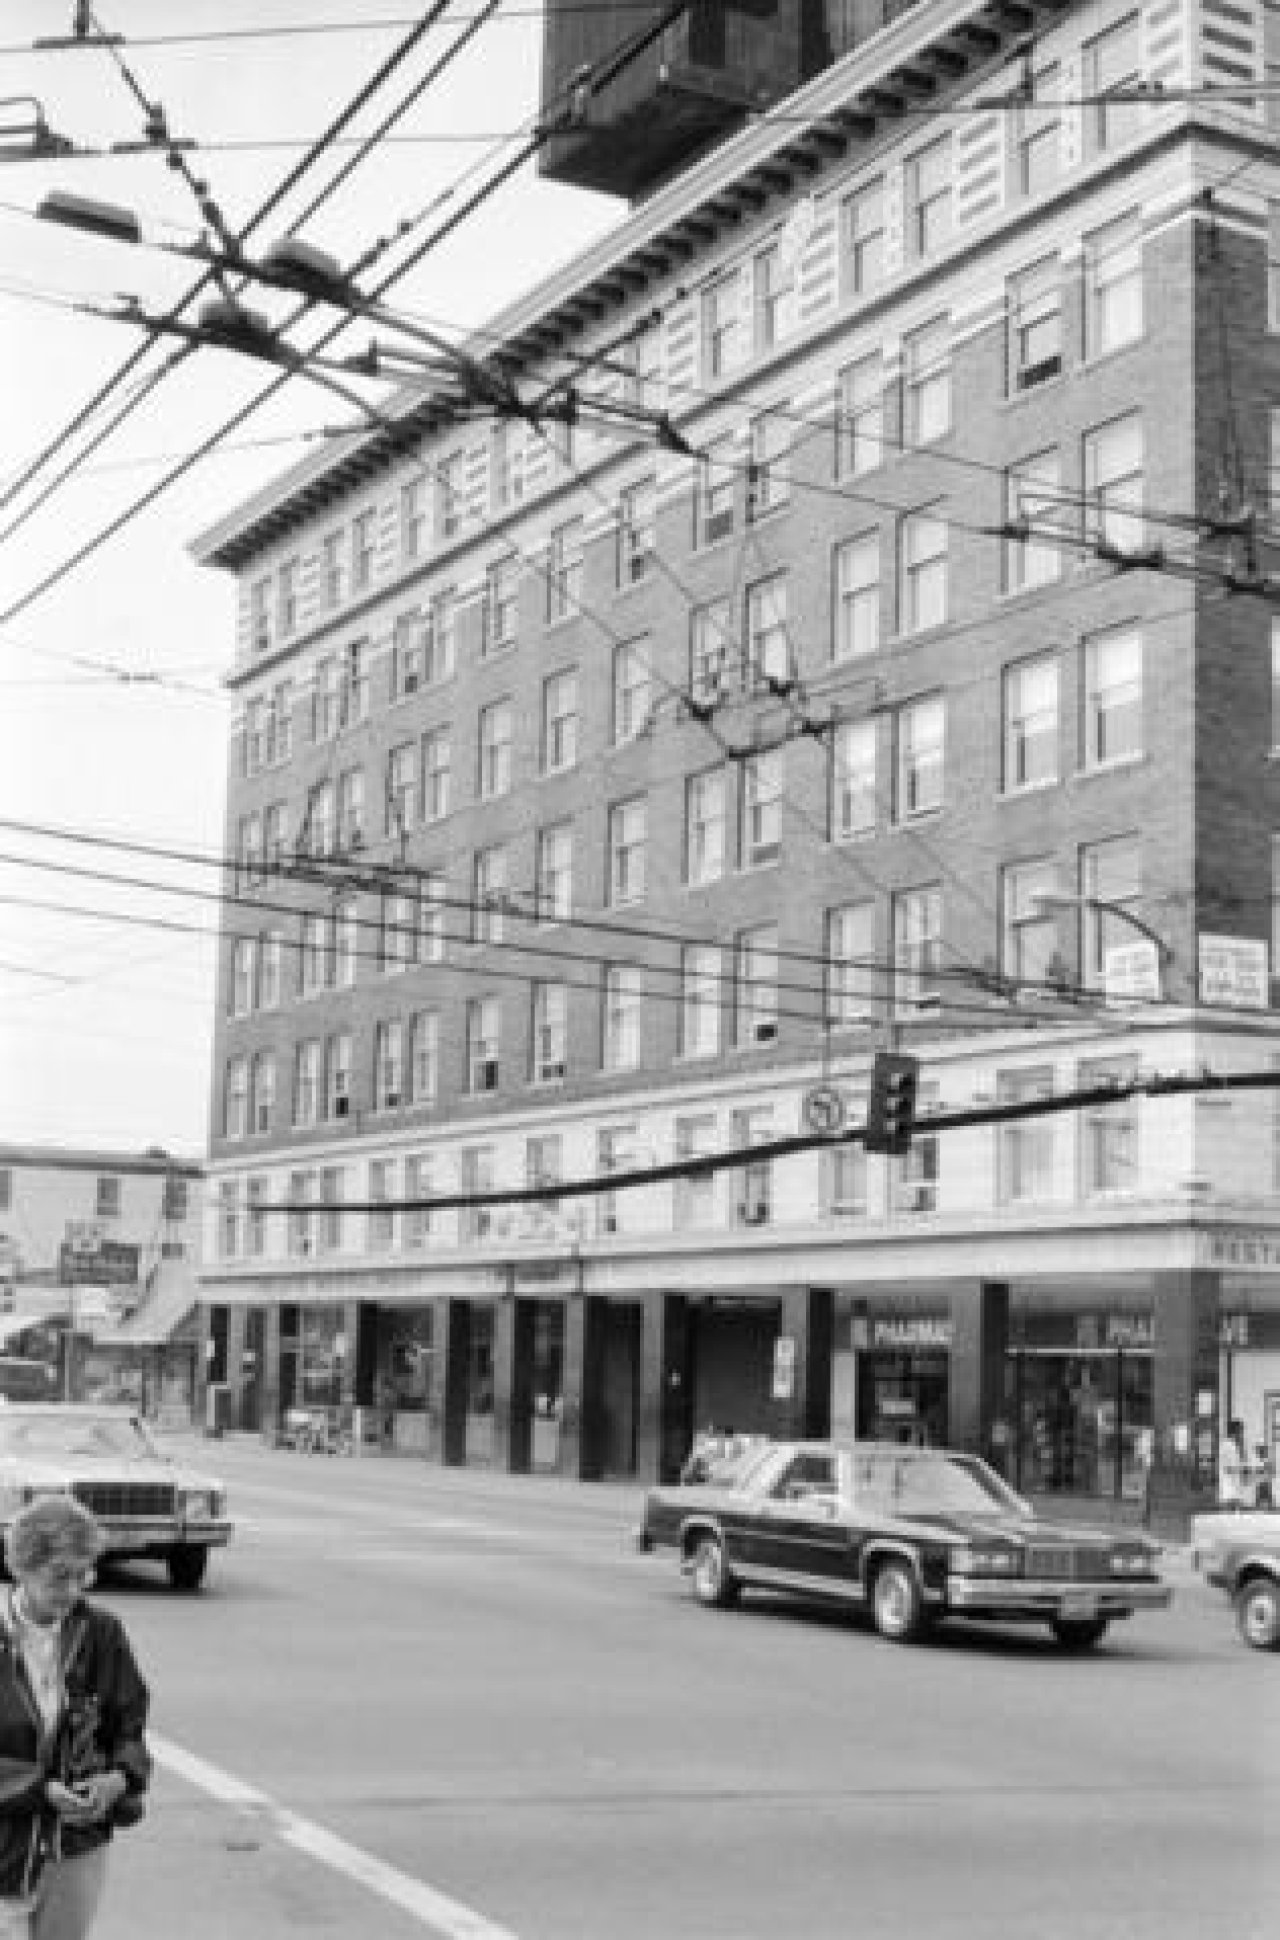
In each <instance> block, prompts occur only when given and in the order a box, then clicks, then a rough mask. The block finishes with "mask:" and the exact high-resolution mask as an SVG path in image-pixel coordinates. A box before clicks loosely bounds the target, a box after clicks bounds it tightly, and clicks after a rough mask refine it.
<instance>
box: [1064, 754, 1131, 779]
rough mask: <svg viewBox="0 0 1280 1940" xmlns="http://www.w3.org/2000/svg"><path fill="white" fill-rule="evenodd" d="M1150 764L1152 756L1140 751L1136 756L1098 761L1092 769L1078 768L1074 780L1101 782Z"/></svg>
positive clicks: (1127, 755) (1118, 756) (1128, 755)
mask: <svg viewBox="0 0 1280 1940" xmlns="http://www.w3.org/2000/svg"><path fill="white" fill-rule="evenodd" d="M1149 763H1150V756H1149V755H1148V754H1147V753H1146V751H1145V750H1143V749H1139V750H1138V752H1137V753H1136V754H1122V755H1117V756H1116V758H1115V760H1114V761H1098V762H1095V763H1093V764H1092V765H1091V766H1090V767H1087V768H1077V769H1076V771H1075V774H1074V776H1073V777H1072V779H1073V780H1074V781H1100V780H1102V779H1103V778H1104V777H1105V776H1107V775H1122V774H1127V773H1129V772H1130V771H1131V770H1132V769H1134V768H1145V767H1147V766H1148V765H1149Z"/></svg>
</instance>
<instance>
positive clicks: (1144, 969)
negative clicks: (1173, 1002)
mask: <svg viewBox="0 0 1280 1940" xmlns="http://www.w3.org/2000/svg"><path fill="white" fill-rule="evenodd" d="M1102 983H1103V991H1104V994H1105V996H1106V1000H1107V1002H1108V1003H1109V1004H1132V1003H1148V1002H1151V1003H1158V1002H1159V1000H1160V952H1159V951H1158V950H1157V948H1156V946H1155V944H1154V943H1149V942H1148V941H1147V940H1146V938H1145V937H1143V938H1141V939H1140V940H1139V941H1138V942H1137V943H1117V944H1115V945H1113V947H1112V948H1111V949H1109V950H1108V951H1107V952H1106V954H1105V956H1104V957H1103V964H1102Z"/></svg>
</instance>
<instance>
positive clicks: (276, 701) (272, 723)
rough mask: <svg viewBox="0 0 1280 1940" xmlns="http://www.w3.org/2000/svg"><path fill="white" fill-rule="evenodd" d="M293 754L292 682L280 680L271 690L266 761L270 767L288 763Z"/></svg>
mask: <svg viewBox="0 0 1280 1940" xmlns="http://www.w3.org/2000/svg"><path fill="white" fill-rule="evenodd" d="M292 754H293V682H292V681H291V680H280V681H277V682H276V685H275V686H274V687H273V688H272V690H271V707H270V711H269V713H268V716H267V760H268V761H269V762H270V763H272V765H273V766H274V765H278V764H279V763H282V762H285V761H288V760H289V759H290V758H291V756H292Z"/></svg>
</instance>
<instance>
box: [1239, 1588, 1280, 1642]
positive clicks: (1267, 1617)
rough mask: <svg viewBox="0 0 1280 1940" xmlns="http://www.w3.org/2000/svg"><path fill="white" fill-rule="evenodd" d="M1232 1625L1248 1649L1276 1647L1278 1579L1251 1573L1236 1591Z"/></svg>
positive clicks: (1279, 1610)
mask: <svg viewBox="0 0 1280 1940" xmlns="http://www.w3.org/2000/svg"><path fill="white" fill-rule="evenodd" d="M1235 1608H1236V1628H1237V1630H1238V1631H1239V1632H1240V1635H1241V1637H1242V1638H1243V1639H1244V1641H1245V1643H1246V1644H1248V1645H1249V1647H1250V1649H1251V1650H1277V1649H1280V1583H1277V1582H1276V1580H1275V1578H1274V1577H1271V1576H1254V1577H1251V1578H1250V1580H1249V1581H1248V1582H1247V1583H1244V1584H1242V1585H1241V1587H1240V1588H1239V1590H1237V1592H1236V1599H1235Z"/></svg>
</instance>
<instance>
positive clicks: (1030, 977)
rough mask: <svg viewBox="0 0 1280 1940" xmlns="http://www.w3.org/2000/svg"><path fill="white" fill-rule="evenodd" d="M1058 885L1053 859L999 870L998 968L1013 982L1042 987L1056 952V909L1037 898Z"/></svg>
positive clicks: (1018, 863)
mask: <svg viewBox="0 0 1280 1940" xmlns="http://www.w3.org/2000/svg"><path fill="white" fill-rule="evenodd" d="M1057 886H1058V876H1057V870H1056V869H1055V868H1054V865H1053V862H1052V859H1051V858H1049V857H1047V856H1039V857H1037V858H1035V860H1033V861H1030V862H1011V863H1010V864H1009V865H1008V867H1007V868H1005V869H1002V870H1001V872H1000V970H1001V974H1002V975H1003V976H1005V977H1007V978H1008V980H1009V982H1010V983H1012V984H1015V985H1022V984H1027V985H1029V986H1031V988H1032V989H1033V990H1035V989H1039V990H1043V989H1045V987H1046V986H1047V985H1048V984H1049V983H1050V981H1051V979H1050V971H1051V970H1052V968H1053V966H1054V959H1055V958H1056V956H1057V951H1058V920H1057V914H1056V912H1055V911H1054V910H1053V909H1052V908H1051V907H1049V906H1047V905H1046V904H1044V903H1042V902H1040V900H1039V898H1040V897H1041V896H1042V895H1044V894H1051V893H1052V892H1053V891H1054V890H1055V889H1056V888H1057Z"/></svg>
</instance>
